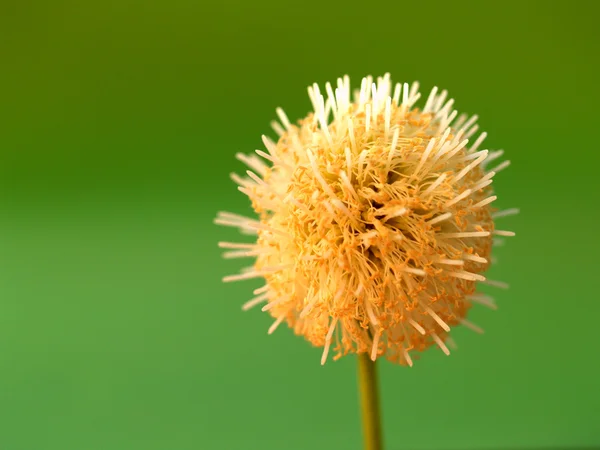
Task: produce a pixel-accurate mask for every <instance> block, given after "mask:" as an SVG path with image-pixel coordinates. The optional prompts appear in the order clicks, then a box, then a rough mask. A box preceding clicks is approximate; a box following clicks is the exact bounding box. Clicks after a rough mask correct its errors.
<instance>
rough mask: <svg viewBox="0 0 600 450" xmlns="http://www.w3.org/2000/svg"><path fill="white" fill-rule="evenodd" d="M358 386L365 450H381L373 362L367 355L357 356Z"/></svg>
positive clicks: (376, 388) (375, 371) (377, 396)
mask: <svg viewBox="0 0 600 450" xmlns="http://www.w3.org/2000/svg"><path fill="white" fill-rule="evenodd" d="M357 356H358V384H359V388H360V409H361V415H362V426H363V436H364V443H365V450H382V449H383V444H382V439H381V415H380V413H379V392H378V385H377V370H376V367H375V362H374V361H371V358H370V357H369V354H368V353H359V354H358V355H357Z"/></svg>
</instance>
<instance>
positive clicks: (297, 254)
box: [215, 74, 518, 366]
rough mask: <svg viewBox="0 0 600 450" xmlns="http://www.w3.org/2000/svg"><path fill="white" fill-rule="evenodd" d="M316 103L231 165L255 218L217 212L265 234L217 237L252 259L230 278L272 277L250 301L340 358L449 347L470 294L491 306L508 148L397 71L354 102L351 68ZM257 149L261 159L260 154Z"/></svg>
mask: <svg viewBox="0 0 600 450" xmlns="http://www.w3.org/2000/svg"><path fill="white" fill-rule="evenodd" d="M308 92H309V96H310V99H311V101H312V104H313V107H314V112H311V113H310V114H309V115H308V116H307V117H306V118H305V119H303V120H300V121H299V122H298V123H297V124H296V125H295V124H292V123H290V121H289V120H288V118H287V116H286V115H285V113H284V112H283V111H282V110H281V109H280V108H278V109H277V114H278V116H279V119H280V121H281V124H279V123H277V122H272V126H273V128H274V130H275V132H276V133H277V134H278V135H279V138H278V140H277V142H273V141H271V140H270V139H269V138H267V137H265V136H263V142H264V144H265V147H266V150H267V151H266V152H264V151H261V150H256V153H257V155H258V156H257V155H253V154H251V155H246V154H241V153H240V154H238V155H237V157H238V159H240V160H241V161H243V162H244V163H245V164H246V165H247V166H248V167H249V169H250V170H248V171H247V172H246V174H247V177H240V176H238V175H236V174H232V178H233V180H234V181H235V182H236V183H237V184H238V185H239V190H240V191H241V192H243V193H244V194H246V195H247V196H248V197H249V198H250V200H251V201H252V206H253V208H254V210H255V211H256V212H257V214H258V215H259V220H254V219H251V218H247V217H243V216H239V215H237V214H232V213H226V212H221V213H219V215H218V217H217V219H216V221H215V222H216V223H218V224H221V225H228V226H234V227H238V228H239V229H240V230H241V232H242V233H244V234H256V235H257V240H256V242H255V243H252V244H243V243H229V242H221V243H220V244H219V245H220V246H221V247H222V248H226V249H231V250H230V251H228V252H226V253H225V254H224V256H225V257H226V258H236V257H256V262H255V264H254V265H253V266H252V267H250V268H248V269H246V270H244V271H242V273H241V274H238V275H232V276H228V277H225V278H224V281H236V280H245V279H250V278H256V277H261V278H264V279H265V281H266V283H265V285H264V286H263V287H261V288H258V289H256V290H255V291H254V295H256V297H255V298H253V299H252V300H250V301H248V302H247V303H246V304H245V305H244V307H243V309H248V308H250V307H252V306H254V305H257V304H261V303H265V305H264V307H263V308H262V310H263V311H268V312H269V314H271V315H272V316H273V318H274V319H275V321H274V323H273V324H272V326H271V327H270V328H269V333H272V332H273V331H274V330H275V329H276V328H277V326H278V325H279V324H281V323H282V322H284V321H285V322H286V323H287V324H288V325H289V326H290V327H291V328H293V329H294V331H295V332H296V333H297V334H300V335H303V336H304V337H305V338H306V339H307V340H308V341H310V342H311V343H312V344H313V345H315V346H320V347H323V355H322V360H321V363H322V364H324V363H325V361H326V359H327V355H328V352H329V349H330V347H331V348H333V350H334V351H335V352H336V355H335V358H334V359H337V358H339V357H341V356H342V355H345V354H348V353H362V352H369V353H370V355H371V359H373V360H375V359H376V358H377V357H378V356H385V357H386V358H387V359H389V360H390V361H394V362H397V363H400V364H408V365H411V366H412V358H411V352H414V351H422V350H425V349H426V348H428V347H429V346H431V345H433V344H436V345H437V346H439V347H440V348H441V349H442V350H443V351H444V353H446V354H448V353H449V350H448V347H447V346H446V342H448V340H449V337H448V332H449V331H450V329H451V327H452V326H455V325H459V324H462V325H465V326H467V327H470V328H473V329H474V330H476V331H480V329H479V328H478V327H477V326H475V325H474V324H472V323H470V322H468V321H467V320H466V319H465V316H466V315H467V312H468V310H469V308H470V307H471V305H472V303H482V304H485V305H488V306H490V307H494V303H493V301H492V300H491V299H490V298H489V297H486V296H484V295H482V294H480V293H476V292H475V291H476V287H477V283H478V282H480V283H488V284H494V285H498V286H502V285H503V284H502V283H499V282H491V281H487V280H486V278H485V277H484V276H483V275H482V273H483V272H485V271H486V269H487V268H488V266H489V264H490V252H491V249H492V239H493V238H492V237H493V236H494V235H500V236H511V235H513V234H514V233H512V232H508V231H498V230H496V229H495V226H494V218H495V217H499V216H506V215H510V214H514V213H516V212H518V211H517V210H516V209H511V210H506V211H500V212H496V213H494V209H493V208H492V206H491V204H492V202H493V201H494V200H496V196H495V195H493V192H492V186H491V184H492V181H493V178H494V175H495V174H496V173H497V172H498V171H500V170H501V169H503V168H505V167H506V166H508V164H509V162H508V161H506V162H504V163H502V164H500V165H499V166H497V167H496V168H495V169H493V170H491V171H486V170H485V165H486V164H487V163H488V162H490V161H492V160H494V159H496V158H498V157H499V156H501V155H502V151H496V152H489V151H488V150H479V147H480V145H481V143H482V141H483V140H484V139H485V137H486V133H481V134H479V136H478V137H477V139H475V140H474V141H473V142H471V141H470V138H471V137H472V136H473V135H475V134H476V132H477V129H478V126H477V125H476V124H475V122H476V120H477V116H471V117H470V118H469V117H467V116H466V115H461V116H458V117H457V111H455V110H453V105H454V100H452V99H450V100H448V101H446V97H447V92H446V91H442V92H441V93H438V90H437V88H434V89H433V90H432V91H431V93H430V94H429V96H428V98H427V101H426V102H425V105H424V107H423V109H419V108H417V107H415V106H414V105H415V103H416V102H417V100H418V99H419V98H420V94H419V93H418V83H416V82H415V83H413V84H412V86H409V85H408V84H406V83H404V84H400V83H398V84H396V85H395V87H394V90H393V94H392V84H391V82H390V77H389V74H386V75H385V76H384V77H379V78H378V79H377V82H376V83H374V82H373V80H372V78H371V77H370V76H369V77H366V78H364V79H363V80H362V83H361V87H360V90H355V91H354V92H353V93H352V94H353V99H351V90H350V82H349V78H348V77H347V76H345V77H344V78H343V79H341V78H340V79H338V80H337V87H336V88H335V90H334V88H333V87H332V86H331V85H330V84H329V83H327V84H326V98H325V97H324V96H323V95H322V94H321V92H320V90H319V87H318V85H317V84H314V85H313V86H312V87H309V89H308ZM259 156H260V158H259Z"/></svg>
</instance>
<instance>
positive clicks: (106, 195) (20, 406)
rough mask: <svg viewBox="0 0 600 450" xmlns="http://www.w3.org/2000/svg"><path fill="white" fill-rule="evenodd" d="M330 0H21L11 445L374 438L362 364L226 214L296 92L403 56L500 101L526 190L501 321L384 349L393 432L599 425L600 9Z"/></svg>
mask: <svg viewBox="0 0 600 450" xmlns="http://www.w3.org/2000/svg"><path fill="white" fill-rule="evenodd" d="M334 3H335V2H312V1H310V2H301V3H286V2H281V1H279V2H276V1H266V0H259V1H258V0H257V1H253V2H244V1H231V0H228V1H220V2H214V3H212V2H211V4H205V3H204V2H202V1H200V2H198V1H191V0H190V1H183V0H177V1H168V2H167V1H157V0H145V1H142V0H140V1H132V0H121V1H108V2H107V1H104V2H91V1H90V2H77V1H62V0H60V1H55V2H42V1H17V0H3V1H2V2H1V3H0V61H1V62H0V86H1V87H0V92H1V95H0V119H1V122H0V158H1V159H0V449H2V450H53V449H60V450H135V449H144V450H155V449H156V450H158V449H160V450H173V449H180V450H186V449H255V448H260V449H306V448H313V449H334V448H335V449H359V448H360V442H361V441H360V427H359V417H358V412H357V394H356V387H355V383H356V377H355V360H354V359H353V358H351V357H348V358H344V359H342V360H341V361H339V362H336V363H328V364H327V365H326V366H325V367H321V366H320V365H319V359H320V354H321V352H320V350H319V349H315V348H312V347H310V346H309V345H308V344H307V343H305V342H304V341H303V340H302V339H301V338H297V337H294V336H293V335H292V333H291V332H290V331H289V330H288V329H286V328H285V327H282V328H280V329H279V330H278V331H277V332H276V334H275V335H274V336H267V333H266V330H267V327H268V325H269V324H270V323H271V321H270V319H269V317H268V316H267V315H266V314H262V313H260V311H257V310H253V311H251V312H248V313H242V312H241V310H240V305H241V304H242V303H243V302H244V301H246V300H248V299H249V298H250V297H251V288H253V287H256V286H257V285H258V283H252V282H247V283H241V284H235V285H231V284H228V285H222V284H221V281H220V279H221V277H222V276H224V275H227V274H230V273H232V272H234V271H236V270H237V268H238V267H239V266H240V264H237V263H234V262H229V261H228V262H222V261H221V260H220V259H219V254H220V252H219V251H218V249H217V247H216V242H217V241H218V240H223V239H229V240H230V239H231V238H233V237H234V236H235V235H236V233H235V232H234V231H232V230H228V229H222V228H218V227H216V226H214V225H213V224H212V219H213V217H214V215H215V212H216V211H217V210H218V209H226V210H231V211H239V212H248V211H249V208H248V205H247V203H246V201H245V199H244V197H243V196H242V195H241V194H239V193H238V192H237V191H236V189H235V186H234V185H233V183H231V182H230V181H229V179H228V173H229V172H230V171H232V170H237V171H239V170H241V169H242V165H241V163H239V162H237V161H236V160H235V159H234V153H235V152H237V151H244V152H250V151H252V150H254V149H255V148H261V143H260V135H261V134H262V133H269V132H270V129H269V126H268V124H269V121H270V120H271V119H273V118H275V113H274V110H275V107H277V106H282V107H284V108H285V109H286V111H287V112H288V115H289V116H290V117H291V118H294V119H297V118H299V117H301V116H303V115H304V114H305V113H306V111H307V110H308V108H309V101H308V98H307V95H306V86H308V85H309V84H310V83H312V82H314V81H317V82H319V83H324V82H325V81H328V80H334V79H335V78H336V77H338V76H341V75H343V74H345V73H348V74H349V75H350V76H351V77H352V80H353V81H354V82H355V83H356V82H359V80H360V77H362V76H363V75H366V74H373V75H375V76H377V75H382V74H383V73H384V72H387V71H389V72H391V74H392V78H393V79H394V80H396V81H412V80H415V79H418V80H420V82H421V85H422V87H423V89H424V90H428V89H431V87H433V86H434V85H439V86H440V87H444V88H447V89H449V90H450V94H451V95H452V96H453V97H454V98H455V99H456V101H457V103H456V105H457V107H458V108H459V109H460V110H461V111H465V112H468V113H478V114H479V115H480V117H481V119H480V124H481V126H482V129H484V130H487V131H488V133H489V137H488V139H487V140H486V143H487V146H489V147H490V148H504V149H505V150H506V152H507V155H508V157H509V158H510V159H511V160H512V162H513V166H512V167H511V168H510V169H509V170H507V171H506V172H503V173H501V174H500V175H499V176H498V177H497V181H496V183H495V184H496V186H497V187H496V189H497V191H498V193H499V196H500V200H499V201H498V205H499V206H502V207H512V206H518V207H520V208H521V210H522V215H521V216H519V217H515V218H507V219H503V228H508V229H513V230H515V231H516V232H517V237H516V238H514V239H512V240H509V242H508V245H507V246H505V247H503V248H500V249H499V251H498V256H499V259H500V263H499V264H498V265H497V266H496V267H495V268H494V269H493V277H494V278H497V279H502V280H506V281H508V282H510V284H511V289H510V290H509V291H501V292H498V293H497V295H496V298H497V301H498V303H499V305H500V309H499V310H498V311H497V312H492V311H488V310H485V309H483V310H482V309H479V308H477V309H476V310H475V311H474V313H473V317H474V319H473V320H474V321H475V322H476V323H478V324H480V325H481V326H483V327H484V328H485V329H486V334H484V335H483V336H478V335H475V334H473V333H471V332H469V330H463V329H458V330H456V331H455V332H453V333H454V334H455V339H456V341H457V342H458V345H459V350H458V351H456V352H454V354H453V355H451V357H449V358H446V357H445V356H444V355H443V354H442V353H441V352H437V351H435V350H434V351H432V352H430V353H427V354H425V355H424V357H423V358H422V359H421V360H420V361H418V363H417V364H416V366H415V367H414V368H413V369H406V368H402V367H396V366H392V365H391V364H388V363H383V364H381V365H380V367H381V378H382V381H381V383H382V389H383V409H384V422H385V423H384V425H385V435H386V436H385V437H386V441H387V443H388V448H389V449H483V448H497V449H508V448H519V449H524V448H551V447H554V446H557V447H565V448H570V447H571V446H573V447H574V446H593V445H600V430H599V428H598V419H599V416H600V394H599V386H598V380H599V377H600V362H599V357H598V354H599V352H598V344H599V339H598V332H597V328H598V317H599V314H600V298H599V296H598V293H597V289H598V282H597V279H594V277H595V276H597V272H598V269H599V264H598V254H599V252H600V245H599V238H598V231H599V229H598V220H599V219H600V213H599V210H598V206H599V202H598V194H599V193H600V192H599V190H598V188H597V184H596V183H597V178H596V177H597V176H598V175H597V174H598V172H597V167H598V163H599V160H600V158H599V149H598V139H597V133H596V131H597V128H598V125H597V124H598V101H599V100H600V95H599V92H598V84H597V83H598V75H599V71H598V64H599V63H598V59H597V57H598V54H599V50H600V45H599V41H600V39H599V38H600V33H599V31H598V26H597V23H598V3H597V2H592V1H587V2H583V1H570V2H554V1H519V2H506V1H505V2H501V3H499V2H483V1H481V2H477V1H474V2H439V3H438V2H433V1H429V2H416V1H413V2H400V1H394V2H389V3H377V2H370V3H368V2H359V1H346V2H339V3H335V4H334ZM594 205H595V206H594Z"/></svg>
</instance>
